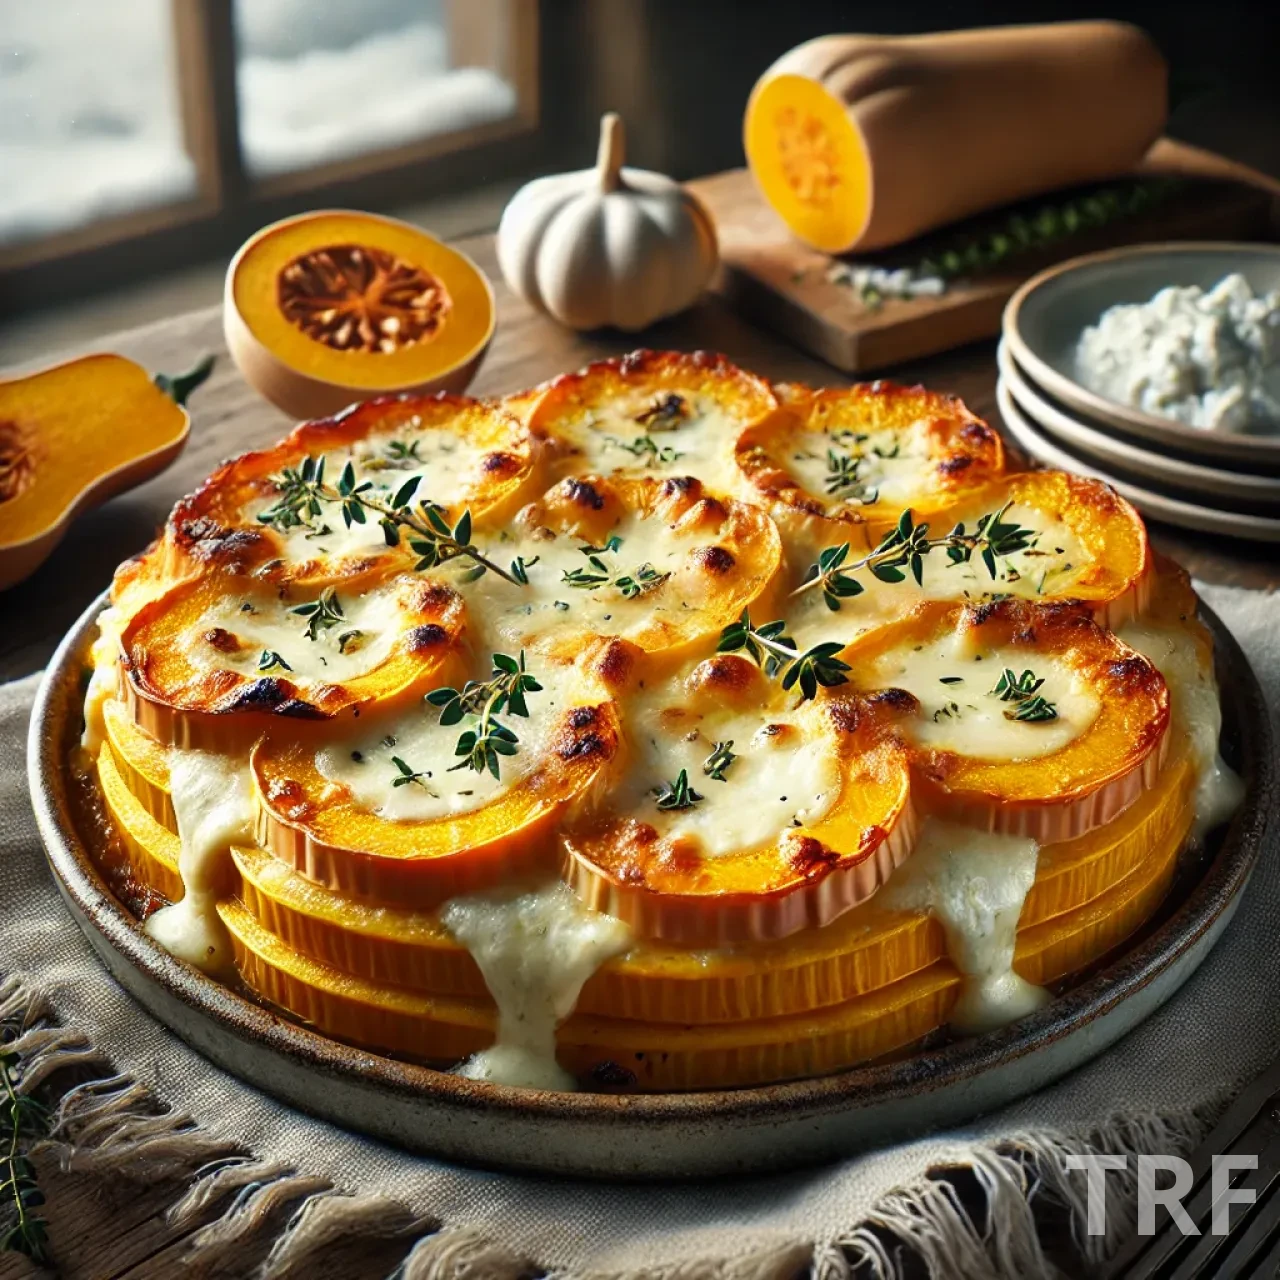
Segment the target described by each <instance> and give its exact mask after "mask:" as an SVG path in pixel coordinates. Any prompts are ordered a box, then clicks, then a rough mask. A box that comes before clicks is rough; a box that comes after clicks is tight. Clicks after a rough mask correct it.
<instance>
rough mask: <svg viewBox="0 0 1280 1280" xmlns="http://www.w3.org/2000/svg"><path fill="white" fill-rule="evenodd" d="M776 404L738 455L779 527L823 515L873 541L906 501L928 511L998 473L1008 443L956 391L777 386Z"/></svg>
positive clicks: (922, 514) (874, 385) (799, 525)
mask: <svg viewBox="0 0 1280 1280" xmlns="http://www.w3.org/2000/svg"><path fill="white" fill-rule="evenodd" d="M775 390H776V393H777V395H778V398H779V400H780V402H781V405H782V409H781V411H780V412H777V413H774V414H770V415H767V416H765V417H763V418H762V419H761V421H759V422H758V423H756V424H754V425H752V426H751V427H749V428H748V429H747V430H745V431H744V432H743V433H742V434H741V435H740V436H739V437H738V440H737V443H736V445H735V446H734V459H735V461H736V463H737V466H738V469H739V471H740V472H741V474H742V476H743V478H744V479H745V481H746V482H747V483H748V484H749V485H750V486H751V488H752V489H753V490H754V491H755V493H756V494H757V495H758V498H759V500H760V501H761V502H764V503H766V504H767V505H768V506H769V509H770V510H771V512H772V513H773V514H774V516H775V517H776V518H777V519H778V520H779V521H780V522H781V523H783V524H784V525H787V526H790V527H792V528H794V529H795V530H796V531H797V532H799V531H802V530H803V528H804V526H805V523H806V521H807V520H810V519H812V518H813V517H820V518H822V519H825V520H835V521H839V522H841V523H842V524H845V525H848V526H851V527H850V528H849V529H848V530H847V531H846V536H851V537H853V538H855V539H856V540H857V542H858V543H859V544H860V545H861V544H865V545H866V546H868V547H869V546H871V545H873V544H874V542H875V541H876V540H877V539H878V538H879V537H880V536H881V535H882V534H883V533H884V532H885V531H886V530H887V529H890V528H892V527H893V525H894V524H895V523H896V522H897V519H898V515H899V513H900V512H901V511H902V510H903V509H904V508H907V507H910V508H912V510H914V511H915V513H916V515H917V516H918V517H919V518H921V519H930V518H932V517H933V515H934V514H935V513H937V512H939V511H942V510H944V509H946V508H947V507H948V506H950V505H951V504H953V503H955V502H956V501H959V500H962V499H964V498H965V497H966V496H967V495H968V494H969V493H971V492H972V491H973V490H975V489H979V488H981V487H983V486H984V485H986V484H987V483H988V482H989V481H990V480H992V479H993V478H995V477H997V476H999V475H1000V474H1001V473H1002V472H1003V471H1004V446H1003V444H1002V443H1001V440H1000V437H999V435H997V434H996V432H995V431H993V430H992V429H991V428H990V427H989V426H987V424H986V423H985V422H983V421H982V419H981V418H977V417H975V416H974V415H973V414H972V413H970V412H969V410H968V409H966V408H965V406H964V405H963V404H962V403H961V401H960V400H958V399H957V398H956V397H955V396H945V395H939V394H938V393H937V392H933V391H926V390H925V389H924V388H923V387H901V386H897V385H895V384H893V383H888V382H871V383H856V384H855V385H853V386H852V387H840V388H832V389H827V390H823V391H814V390H812V389H811V388H809V387H803V386H797V385H794V384H784V385H783V386H780V387H777V388H775Z"/></svg>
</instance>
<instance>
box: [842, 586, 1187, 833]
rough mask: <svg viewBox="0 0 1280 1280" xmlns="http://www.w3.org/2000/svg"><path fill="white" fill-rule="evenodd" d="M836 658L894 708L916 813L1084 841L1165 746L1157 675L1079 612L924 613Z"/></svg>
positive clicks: (1145, 784)
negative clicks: (917, 793)
mask: <svg viewBox="0 0 1280 1280" xmlns="http://www.w3.org/2000/svg"><path fill="white" fill-rule="evenodd" d="M843 656H844V658H845V660H846V661H848V662H849V663H850V664H851V666H852V671H851V673H850V675H851V680H852V682H853V683H854V684H855V685H856V686H857V687H858V688H860V689H863V690H867V691H870V690H873V689H879V690H881V691H882V692H881V693H880V694H879V698H880V700H882V701H883V703H884V704H885V705H888V706H893V707H897V708H900V709H901V710H902V711H903V712H904V718H903V720H902V721H901V726H902V731H903V732H904V734H905V735H906V736H907V737H908V739H909V740H910V741H911V743H912V772H913V777H914V779H915V781H916V784H917V786H919V787H920V788H921V790H922V792H923V795H922V796H921V798H920V803H921V804H922V805H923V806H924V807H926V808H928V809H929V810H931V811H937V812H940V813H943V814H945V815H946V816H948V817H951V818H953V819H954V820H956V821H959V822H963V823H966V824H967V825H969V826H974V827H978V828H980V829H989V830H995V831H1003V832H1007V833H1009V834H1012V835H1029V836H1032V837H1033V838H1034V839H1036V840H1038V841H1039V842H1040V843H1042V844H1047V843H1052V842H1055V841H1059V840H1067V839H1071V838H1073V837H1075V836H1078V835H1083V834H1085V833H1086V832H1089V831H1092V830H1093V829H1095V828H1096V827H1100V826H1102V825H1103V824H1105V823H1107V822H1109V821H1111V820H1112V819H1113V818H1114V817H1116V815H1117V814H1119V813H1121V812H1122V811H1123V810H1124V809H1126V808H1127V807H1128V806H1129V805H1130V804H1132V803H1133V802H1134V801H1135V800H1136V799H1137V798H1138V797H1139V796H1140V795H1142V793H1143V792H1144V791H1146V790H1147V789H1148V788H1150V787H1151V786H1152V785H1153V783H1154V782H1155V779H1156V777H1157V775H1158V773H1159V771H1160V767H1161V764H1162V763H1163V760H1164V757H1165V754H1166V751H1167V748H1168V734H1167V730H1168V726H1169V691H1168V688H1167V687H1166V685H1165V682H1164V679H1163V678H1162V677H1161V675H1160V673H1159V672H1158V671H1157V670H1156V669H1155V667H1154V666H1152V664H1151V663H1150V662H1148V661H1147V659H1146V658H1144V657H1142V656H1141V655H1140V654H1138V653H1137V652H1135V651H1134V650H1133V649H1130V648H1129V646H1128V645H1125V644H1123V643H1121V642H1120V641H1119V640H1118V639H1117V638H1116V637H1115V636H1114V635H1113V634H1111V633H1110V632H1108V631H1104V630H1103V629H1102V628H1101V627H1099V626H1098V625H1097V623H1096V622H1094V620H1093V618H1092V617H1091V616H1090V614H1089V611H1088V610H1087V609H1086V608H1085V607H1084V606H1082V605H1079V604H1073V603H1069V602H1067V603H1059V604H1055V605H1047V604H1046V605H1030V604H1027V603H1024V602H1022V601H1016V600H1001V601H993V602H989V603H985V604H982V605H974V606H965V607H956V606H948V605H940V604H924V605H920V606H918V607H917V608H916V609H915V611H914V612H912V613H911V614H908V615H907V616H906V617H905V618H903V619H901V620H900V621H898V622H896V623H889V624H887V625H885V626H883V627H881V628H879V629H878V630H877V631H875V632H874V633H872V634H869V635H867V636H865V637H863V638H861V639H859V640H857V641H855V642H854V643H853V644H852V645H850V646H849V647H848V649H846V650H845V651H844V655H843Z"/></svg>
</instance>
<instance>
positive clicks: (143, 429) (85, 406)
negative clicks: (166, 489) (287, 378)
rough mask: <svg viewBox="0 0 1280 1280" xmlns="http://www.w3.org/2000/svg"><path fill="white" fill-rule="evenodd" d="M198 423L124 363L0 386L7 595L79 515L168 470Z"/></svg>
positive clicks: (77, 365) (2, 553)
mask: <svg viewBox="0 0 1280 1280" xmlns="http://www.w3.org/2000/svg"><path fill="white" fill-rule="evenodd" d="M190 425H191V420H190V418H189V417H188V415H187V411H186V410H185V409H184V408H182V407H181V405H179V404H178V403H176V402H175V401H174V399H173V398H172V396H170V395H168V394H166V392H164V391H163V390H161V389H160V387H159V386H157V385H156V382H155V381H154V380H153V379H152V377H151V375H150V374H149V373H147V371H146V370H145V369H143V368H141V366H139V365H137V364H135V363H134V362H133V361H132V360H126V359H125V358H124V357H123V356H116V355H94V356H83V357H81V358H80V359H78V360H71V361H68V362H67V363H65V364H59V365H55V366H54V367H53V368H50V369H44V370H42V371H40V372H38V373H30V374H25V375H22V376H19V377H14V378H5V379H0V590H2V589H3V588H5V587H9V586H12V585H13V584H14V583H15V582H20V581H21V580H22V579H23V578H25V577H27V576H28V575H29V574H31V573H34V572H35V570H36V569H37V568H38V567H39V566H40V564H41V563H42V562H43V561H44V560H45V559H46V558H47V557H48V556H49V555H50V553H51V552H52V551H53V549H54V547H56V546H57V545H58V543H59V542H60V541H61V539H62V536H63V534H64V533H65V532H66V530H67V528H68V526H69V525H70V523H71V521H72V519H73V518H74V517H75V516H76V515H77V514H78V513H79V512H81V511H83V510H85V509H87V508H89V507H92V506H97V505H98V504H99V503H101V502H105V501H106V500H107V499H108V498H110V497H112V496H113V495H114V494H117V493H120V492H121V491H123V490H125V489H129V488H132V487H133V486H134V485H135V484H139V483H141V481H143V480H145V479H147V478H149V477H150V476H153V475H156V474H158V473H159V472H161V471H163V470H164V469H165V467H167V466H168V465H169V464H170V463H171V462H172V461H173V460H174V458H176V457H177V456H178V454H179V453H180V452H181V451H182V448H183V446H184V445H185V444H186V442H187V431H188V429H189V427H190Z"/></svg>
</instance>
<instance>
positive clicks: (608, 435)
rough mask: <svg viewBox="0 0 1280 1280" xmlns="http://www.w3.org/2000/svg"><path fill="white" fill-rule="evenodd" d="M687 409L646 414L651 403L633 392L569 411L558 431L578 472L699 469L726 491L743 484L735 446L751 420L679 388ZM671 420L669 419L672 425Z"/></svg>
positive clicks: (682, 471) (659, 472) (702, 475)
mask: <svg viewBox="0 0 1280 1280" xmlns="http://www.w3.org/2000/svg"><path fill="white" fill-rule="evenodd" d="M679 394H680V398H681V400H682V401H683V403H684V406H685V412H684V414H683V415H682V416H681V415H675V414H673V415H671V417H670V418H669V419H667V420H666V421H664V419H663V418H662V417H661V416H660V415H658V416H655V417H652V418H651V419H650V420H649V421H644V420H642V415H646V413H647V410H648V409H649V408H651V407H652V405H651V403H650V402H649V401H646V400H641V401H636V400H635V399H634V398H633V397H628V398H626V399H625V400H618V401H616V402H610V403H607V404H600V405H596V406H595V407H594V408H590V409H583V410H582V411H581V412H580V413H579V414H577V415H576V416H572V417H569V416H566V417H565V418H564V419H563V420H562V421H557V422H556V424H555V431H556V434H557V435H559V436H561V437H563V438H564V439H565V440H567V441H568V442H569V444H570V446H571V447H572V449H573V450H574V454H573V470H574V471H576V472H588V471H591V472H598V473H601V474H608V473H609V472H617V471H626V472H642V473H644V474H646V475H662V474H664V473H667V472H669V473H670V474H672V475H694V476H697V477H698V478H699V479H700V480H701V481H702V483H703V484H705V485H707V486H708V487H709V488H712V489H716V490H719V491H720V492H722V493H725V492H734V491H736V490H737V489H738V488H740V485H741V480H740V476H739V472H738V468H737V464H736V463H735V462H734V458H733V447H734V445H735V443H736V442H737V438H738V435H739V433H740V432H741V431H742V429H743V427H744V426H745V425H746V424H745V423H744V422H743V421H742V420H741V419H740V418H738V417H737V416H736V415H734V414H733V413H730V412H728V411H727V410H726V409H725V408H724V407H723V406H722V405H720V404H719V403H718V402H717V401H716V400H714V399H712V398H711V397H710V396H701V395H696V394H687V393H684V392H681V393H679ZM667 422H669V424H670V425H667Z"/></svg>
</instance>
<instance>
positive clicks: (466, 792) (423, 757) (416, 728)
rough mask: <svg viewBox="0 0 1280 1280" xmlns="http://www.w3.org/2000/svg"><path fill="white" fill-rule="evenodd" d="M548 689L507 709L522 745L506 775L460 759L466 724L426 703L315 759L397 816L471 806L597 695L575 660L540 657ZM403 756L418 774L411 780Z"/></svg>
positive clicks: (359, 796)
mask: <svg viewBox="0 0 1280 1280" xmlns="http://www.w3.org/2000/svg"><path fill="white" fill-rule="evenodd" d="M537 679H538V682H539V684H541V685H542V689H541V690H539V691H534V692H530V693H527V694H526V695H525V705H526V706H527V707H528V710H529V715H528V717H527V718H522V717H520V716H513V715H511V713H510V712H509V711H504V712H503V713H502V714H501V716H500V719H501V721H502V723H503V724H505V725H506V726H507V727H508V728H510V729H512V730H513V731H514V732H515V733H517V734H518V735H519V738H520V749H519V751H517V752H516V754H515V755H514V756H506V757H504V758H503V761H502V777H501V780H499V779H497V778H494V777H493V775H492V774H491V773H489V772H487V771H486V772H485V773H476V772H475V771H474V770H472V769H471V768H469V767H466V765H465V762H464V763H463V764H462V766H461V767H459V759H458V756H457V753H456V751H455V749H454V748H455V745H456V743H457V741H458V736H459V734H460V733H461V732H462V730H464V729H465V728H467V727H468V725H469V724H470V723H471V721H470V720H469V719H468V720H467V721H465V722H464V723H463V724H460V725H449V726H442V725H441V724H440V712H439V710H438V709H437V708H436V707H434V706H431V705H428V704H422V705H420V706H418V707H415V708H414V710H413V711H411V712H409V713H408V714H407V715H402V716H399V717H397V718H396V719H394V720H391V721H387V722H385V723H383V724H381V725H370V726H369V727H368V728H367V729H365V730H364V731H362V733H361V736H360V737H359V738H355V739H350V740H344V741H342V742H339V743H331V744H330V745H328V746H325V747H323V748H322V749H321V750H320V751H319V752H317V754H316V766H317V768H318V769H319V770H320V772H321V773H322V774H323V775H324V776H325V777H326V778H328V779H329V780H330V781H331V782H337V783H341V784H342V785H344V786H346V787H348V788H349V789H350V791H351V793H352V795H353V796H354V797H355V800H356V802H357V803H358V804H359V805H361V806H362V807H363V808H365V809H368V810H370V811H371V812H373V813H376V814H377V815H378V816H379V817H381V818H387V819H390V820H392V821H418V822H420V821H426V820H430V819H433V818H443V817H448V816H450V815H453V814H459V813H468V812H470V811H471V810H473V809H479V808H480V807H481V806H482V805H486V804H488V803H490V802H491V801H493V800H495V799H497V798H498V797H499V796H500V795H502V794H503V793H504V792H505V791H507V790H509V789H510V788H511V787H512V786H514V785H515V784H516V783H517V782H519V781H520V780H521V779H522V778H524V777H526V776H527V775H528V774H529V773H530V772H531V771H532V770H533V769H534V768H535V766H536V765H537V763H538V760H539V758H540V757H541V756H542V755H543V754H544V752H545V750H546V743H547V739H548V738H549V737H550V736H551V734H552V733H553V732H554V731H555V729H556V727H557V725H558V724H559V723H560V721H561V718H562V717H563V715H564V713H565V711H567V710H568V709H569V708H571V707H575V706H582V705H584V704H586V703H590V702H594V701H598V699H597V698H592V697H589V696H588V695H587V693H586V691H585V690H584V689H583V687H582V686H581V684H580V682H579V679H578V676H577V673H576V672H575V670H574V669H573V668H572V667H570V666H565V665H562V664H552V663H541V664H539V666H538V670H537ZM393 757H395V758H398V759H400V760H402V761H403V762H404V763H405V764H406V765H407V766H408V767H409V769H410V770H411V771H412V772H413V773H414V774H416V775H417V776H416V777H415V778H414V779H413V780H412V781H409V780H406V779H405V777H404V774H403V773H402V772H401V771H400V769H399V768H398V766H397V765H396V764H395V763H394V760H393Z"/></svg>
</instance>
